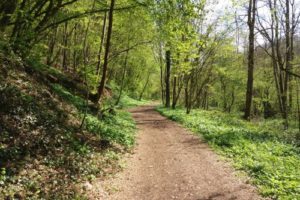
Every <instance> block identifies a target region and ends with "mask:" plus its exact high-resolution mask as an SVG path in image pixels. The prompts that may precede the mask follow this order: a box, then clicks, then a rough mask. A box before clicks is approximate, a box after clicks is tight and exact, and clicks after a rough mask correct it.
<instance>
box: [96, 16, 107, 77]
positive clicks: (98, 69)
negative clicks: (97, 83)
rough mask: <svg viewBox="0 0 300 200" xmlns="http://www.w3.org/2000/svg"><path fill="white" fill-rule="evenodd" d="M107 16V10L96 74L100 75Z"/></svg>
mask: <svg viewBox="0 0 300 200" xmlns="http://www.w3.org/2000/svg"><path fill="white" fill-rule="evenodd" d="M106 18H107V12H105V13H104V18H103V25H102V31H101V39H100V46H99V51H98V60H97V66H96V74H97V75H98V76H99V73H100V65H101V53H102V48H103V41H104V36H105V29H106Z"/></svg>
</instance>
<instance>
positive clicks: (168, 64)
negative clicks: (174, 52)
mask: <svg viewBox="0 0 300 200" xmlns="http://www.w3.org/2000/svg"><path fill="white" fill-rule="evenodd" d="M170 76H171V51H170V50H167V51H166V79H165V82H166V107H167V108H169V107H170V99H171V98H170V96H171V95H170Z"/></svg>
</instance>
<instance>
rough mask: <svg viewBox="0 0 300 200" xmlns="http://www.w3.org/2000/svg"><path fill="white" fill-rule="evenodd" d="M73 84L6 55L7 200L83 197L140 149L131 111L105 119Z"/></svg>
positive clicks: (0, 193) (1, 78) (0, 59)
mask: <svg viewBox="0 0 300 200" xmlns="http://www.w3.org/2000/svg"><path fill="white" fill-rule="evenodd" d="M47 77H52V78H53V79H55V81H50V80H49V78H47ZM66 80H68V77H67V76H64V74H63V73H61V72H59V71H57V70H56V69H53V68H50V67H48V68H46V67H45V66H42V65H41V66H40V67H39V66H38V67H37V66H33V65H25V64H24V63H23V62H22V61H21V59H19V58H18V57H16V56H8V55H4V54H1V55H0V135H1V136H0V171H1V174H0V199H29V198H30V199H40V198H46V199H74V198H77V199H84V198H85V189H86V185H88V184H89V182H92V181H93V180H94V179H96V178H103V177H105V176H106V175H107V174H110V173H114V172H116V171H117V170H118V169H120V165H119V163H118V158H119V155H120V154H121V153H123V152H126V151H127V150H129V149H130V147H131V146H132V145H133V144H134V138H135V136H134V133H135V124H134V122H133V120H132V118H131V116H130V114H129V113H128V112H125V111H119V110H117V111H115V112H111V113H107V114H105V116H104V117H103V119H101V120H99V118H98V117H97V116H96V112H95V110H93V109H92V108H93V106H91V104H90V103H89V104H86V101H85V100H84V98H83V96H82V95H81V96H80V95H78V96H77V95H74V94H81V93H80V91H79V92H78V87H76V86H72V85H71V86H69V87H68V88H67V87H64V86H66V85H65V84H64V83H65V81H66ZM69 82H71V80H70V81H69ZM79 85H80V84H79ZM81 88H84V85H81ZM83 118H84V119H85V121H84V125H83V126H82V127H81V124H82V119H83Z"/></svg>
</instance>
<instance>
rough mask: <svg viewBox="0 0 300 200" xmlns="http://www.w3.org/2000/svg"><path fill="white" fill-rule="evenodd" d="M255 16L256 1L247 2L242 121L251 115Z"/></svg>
mask: <svg viewBox="0 0 300 200" xmlns="http://www.w3.org/2000/svg"><path fill="white" fill-rule="evenodd" d="M255 15H256V0H249V7H248V22H247V23H248V28H249V49H248V79H247V92H246V105H245V113H244V119H249V118H250V114H251V104H252V93H253V72H254V39H255V38H254V28H255Z"/></svg>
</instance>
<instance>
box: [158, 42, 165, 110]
mask: <svg viewBox="0 0 300 200" xmlns="http://www.w3.org/2000/svg"><path fill="white" fill-rule="evenodd" d="M159 65H160V87H161V101H162V104H165V90H164V78H163V77H164V65H163V55H162V44H161V43H160V44H159Z"/></svg>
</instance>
